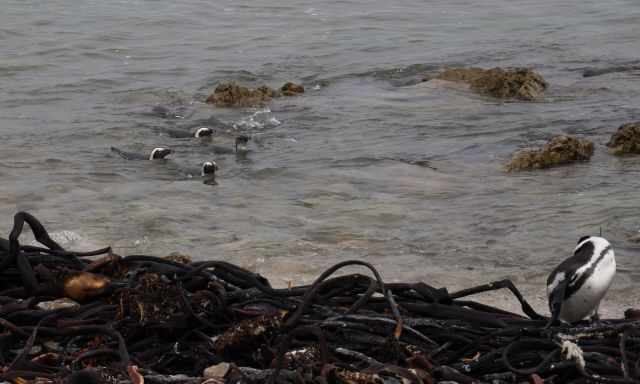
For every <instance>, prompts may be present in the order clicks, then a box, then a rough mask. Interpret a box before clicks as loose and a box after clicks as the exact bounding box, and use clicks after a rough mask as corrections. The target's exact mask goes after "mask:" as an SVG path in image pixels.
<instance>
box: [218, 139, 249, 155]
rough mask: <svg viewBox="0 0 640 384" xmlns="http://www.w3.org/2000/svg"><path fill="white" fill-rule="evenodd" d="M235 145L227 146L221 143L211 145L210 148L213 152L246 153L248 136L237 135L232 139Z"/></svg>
mask: <svg viewBox="0 0 640 384" xmlns="http://www.w3.org/2000/svg"><path fill="white" fill-rule="evenodd" d="M234 144H235V147H227V146H222V145H212V146H211V148H212V149H213V152H214V153H216V154H230V153H236V154H240V153H247V152H248V151H249V149H248V148H247V145H248V144H249V136H247V135H238V136H236V138H235V140H234Z"/></svg>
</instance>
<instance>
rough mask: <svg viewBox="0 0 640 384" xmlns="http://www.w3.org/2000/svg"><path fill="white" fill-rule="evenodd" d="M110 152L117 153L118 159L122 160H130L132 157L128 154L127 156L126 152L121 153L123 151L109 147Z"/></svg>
mask: <svg viewBox="0 0 640 384" xmlns="http://www.w3.org/2000/svg"><path fill="white" fill-rule="evenodd" d="M111 152H113V153H117V154H118V155H120V157H122V158H123V159H126V160H132V156H131V155H130V154H128V153H127V152H125V151H123V150H121V149H118V148H116V147H111Z"/></svg>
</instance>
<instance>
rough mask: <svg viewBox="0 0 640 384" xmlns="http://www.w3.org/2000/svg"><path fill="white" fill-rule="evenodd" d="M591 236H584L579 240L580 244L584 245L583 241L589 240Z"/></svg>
mask: <svg viewBox="0 0 640 384" xmlns="http://www.w3.org/2000/svg"><path fill="white" fill-rule="evenodd" d="M590 237H591V236H582V237H581V238H580V240H578V244H580V243H582V242H583V241H585V240H587V239H588V238H590Z"/></svg>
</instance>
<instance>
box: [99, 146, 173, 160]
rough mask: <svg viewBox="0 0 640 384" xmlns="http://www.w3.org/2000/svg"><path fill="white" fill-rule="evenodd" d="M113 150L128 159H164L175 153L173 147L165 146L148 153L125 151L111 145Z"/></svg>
mask: <svg viewBox="0 0 640 384" xmlns="http://www.w3.org/2000/svg"><path fill="white" fill-rule="evenodd" d="M111 152H115V153H117V154H118V155H120V156H122V158H124V159H127V160H159V159H164V158H165V157H167V156H169V155H170V154H172V153H173V151H172V150H171V149H169V148H165V147H158V148H154V149H153V150H152V151H151V153H150V154H148V155H146V154H142V153H135V152H125V151H123V150H121V149H118V148H116V147H111Z"/></svg>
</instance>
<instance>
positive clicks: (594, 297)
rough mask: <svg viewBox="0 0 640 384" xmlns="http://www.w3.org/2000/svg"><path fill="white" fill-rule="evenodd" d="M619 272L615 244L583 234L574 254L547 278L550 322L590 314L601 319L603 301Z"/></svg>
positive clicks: (573, 319) (580, 318) (593, 318)
mask: <svg viewBox="0 0 640 384" xmlns="http://www.w3.org/2000/svg"><path fill="white" fill-rule="evenodd" d="M615 274H616V259H615V255H614V252H613V248H612V247H611V244H610V243H609V242H608V241H607V240H605V239H604V238H602V237H597V236H585V237H582V238H580V240H578V245H577V246H576V248H575V249H574V251H573V256H571V257H569V258H567V259H566V260H564V261H563V262H562V263H560V265H558V266H557V267H556V268H555V269H554V270H553V272H551V274H550V275H549V278H548V279H547V296H548V298H549V309H550V310H551V321H550V323H549V325H551V324H552V323H553V322H555V321H556V320H558V319H560V320H562V321H564V322H567V323H573V322H576V321H579V320H582V319H584V318H585V317H587V316H590V317H591V318H592V320H596V321H597V320H598V307H599V306H600V301H601V300H602V298H603V297H604V295H605V294H606V293H607V290H608V289H609V286H610V285H611V282H612V281H613V277H614V276H615Z"/></svg>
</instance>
